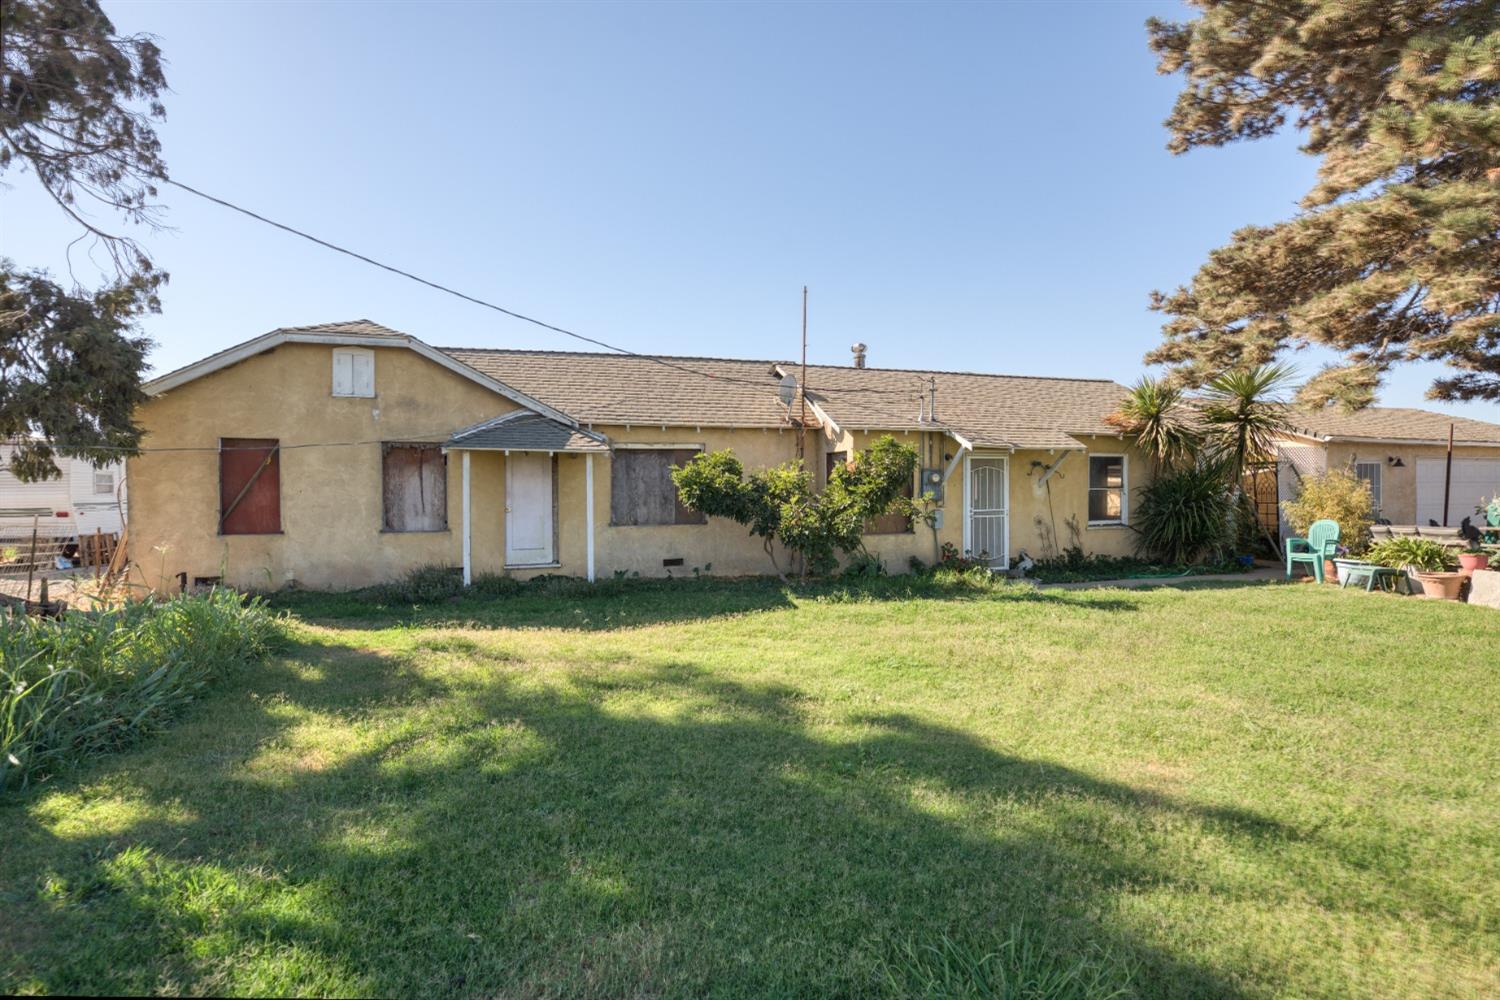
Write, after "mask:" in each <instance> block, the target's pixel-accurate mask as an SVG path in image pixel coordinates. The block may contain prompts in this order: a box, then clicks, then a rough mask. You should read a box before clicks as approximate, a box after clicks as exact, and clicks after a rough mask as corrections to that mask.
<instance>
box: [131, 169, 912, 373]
mask: <svg viewBox="0 0 1500 1000" xmlns="http://www.w3.org/2000/svg"><path fill="white" fill-rule="evenodd" d="M160 180H161V181H162V182H163V183H165V184H170V185H172V186H173V187H175V188H179V189H180V190H183V191H186V192H187V193H188V194H191V195H194V196H196V197H199V198H202V199H203V200H204V201H209V202H212V203H214V204H215V205H219V206H221V207H223V208H227V209H229V210H230V211H232V212H238V213H240V214H241V215H245V216H248V217H250V218H252V219H254V220H256V221H257V222H263V223H265V224H266V225H268V226H272V227H274V228H276V229H280V230H281V231H283V232H286V233H291V234H292V235H293V236H298V237H301V238H302V239H304V240H308V241H310V242H312V243H316V244H317V245H318V246H321V247H324V248H326V249H329V250H332V251H334V252H335V253H341V254H344V255H345V256H347V257H353V258H354V259H355V260H358V261H363V262H364V263H366V264H369V265H371V266H372V267H378V268H380V269H381V270H383V271H389V272H390V273H391V274H395V275H398V276H400V277H403V278H407V279H409V280H411V281H415V282H416V283H417V284H419V285H426V286H427V287H428V288H432V289H435V290H436V291H439V292H443V293H445V294H447V295H452V296H455V297H456V298H460V299H463V300H464V301H465V302H470V303H473V304H474V305H476V306H481V307H483V308H485V309H492V310H494V311H495V312H498V313H500V314H502V315H504V316H509V317H511V318H512V319H518V320H521V321H522V322H524V323H530V324H532V325H534V326H539V327H541V328H542V329H544V330H550V331H552V332H553V333H560V334H562V335H563V336H565V337H572V338H573V339H574V340H578V341H582V342H583V343H585V344H593V345H594V346H595V347H601V348H603V349H605V350H606V351H611V352H613V353H616V354H623V355H626V356H628V357H633V358H639V359H642V360H645V361H651V362H654V363H656V364H659V365H663V366H665V367H667V368H671V369H674V370H676V371H679V372H683V373H685V374H689V375H697V376H699V377H701V378H708V379H714V380H715V381H719V382H738V383H742V384H744V385H750V386H754V387H756V388H757V389H762V390H765V391H768V392H774V391H775V389H774V388H773V387H771V386H767V385H766V384H765V383H764V382H760V381H757V380H755V379H747V378H738V377H736V376H733V375H718V374H715V373H713V372H706V371H703V370H701V369H698V368H693V367H691V366H689V365H684V364H680V363H678V362H675V361H672V360H670V359H668V358H665V357H662V356H660V355H654V354H641V353H639V352H637V351H632V350H629V349H627V348H624V347H617V346H616V345H614V344H610V343H607V342H606V341H603V340H599V339H598V338H595V337H589V336H586V335H584V334H581V333H575V332H574V331H572V330H568V329H564V328H563V327H560V326H557V325H555V324H552V323H548V322H546V321H545V320H540V319H537V318H536V317H534V316H528V315H526V314H525V313H521V312H517V311H516V310H514V309H507V308H505V307H504V306H501V305H496V304H495V303H493V302H490V301H488V300H486V299H481V298H479V297H478V296H475V295H470V294H468V293H467V292H461V291H459V290H458V289H456V288H452V287H450V286H448V285H444V284H441V283H440V282H436V281H432V280H431V279H429V278H424V277H422V276H421V275H418V274H413V273H412V272H410V271H406V270H402V269H401V268H399V267H396V266H395V265H392V264H387V263H385V262H383V261H379V260H376V259H375V258H374V257H369V256H367V255H365V254H362V253H359V252H358V251H355V250H350V249H349V248H347V247H343V246H340V245H338V244H337V243H333V242H331V241H329V240H325V239H323V238H321V237H318V236H314V235H313V234H311V233H308V232H305V231H303V230H301V229H298V228H296V227H295V226H289V225H287V224H286V223H284V222H277V221H276V220H275V219H271V218H267V217H266V216H264V215H261V214H260V213H259V212H255V211H252V210H250V209H248V208H245V207H243V206H241V205H236V204H235V203H234V202H231V201H228V200H226V199H224V198H219V197H217V196H215V195H211V194H209V193H208V192H207V191H201V190H199V189H198V188H195V187H193V186H192V185H191V184H185V183H183V182H182V181H178V180H172V179H171V178H168V177H162V178H160ZM803 391H805V392H812V391H816V392H820V393H829V392H842V393H862V394H880V395H894V396H906V397H911V396H912V395H913V392H920V391H921V390H920V389H918V390H914V391H906V392H903V391H902V390H899V389H878V388H874V387H853V386H851V387H848V388H832V387H820V388H817V389H816V390H815V389H813V388H811V387H806V386H804V387H803Z"/></svg>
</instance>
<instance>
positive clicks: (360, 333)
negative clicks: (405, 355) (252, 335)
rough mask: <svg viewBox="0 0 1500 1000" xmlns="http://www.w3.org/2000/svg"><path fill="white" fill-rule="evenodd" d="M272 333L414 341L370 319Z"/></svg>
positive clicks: (322, 324) (316, 324)
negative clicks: (336, 335) (337, 335)
mask: <svg viewBox="0 0 1500 1000" xmlns="http://www.w3.org/2000/svg"><path fill="white" fill-rule="evenodd" d="M271 332H272V333H331V334H340V335H342V336H346V337H386V338H389V339H391V340H399V341H402V342H405V341H407V340H410V339H412V337H411V335H410V334H407V333H402V332H401V331H400V330H392V329H391V328H390V327H388V326H381V325H380V324H379V323H376V322H375V321H374V320H368V319H350V320H344V321H343V322H340V323H314V324H312V325H311V326H281V327H277V328H276V329H274V330H272V331H271Z"/></svg>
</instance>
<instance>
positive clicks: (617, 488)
mask: <svg viewBox="0 0 1500 1000" xmlns="http://www.w3.org/2000/svg"><path fill="white" fill-rule="evenodd" d="M697 454H698V449H696V448H641V449H627V448H622V449H620V450H619V451H616V452H615V456H614V461H613V463H612V470H611V472H610V479H609V521H610V523H611V524H616V525H645V524H702V523H703V522H704V520H705V518H704V516H703V515H702V514H700V513H698V512H697V511H692V510H688V509H687V508H686V507H684V506H683V505H682V503H681V502H680V501H678V499H677V484H676V483H674V482H672V467H673V466H674V465H679V466H680V465H685V464H687V463H688V462H690V461H691V460H692V459H693V458H694V457H695V456H696V455H697Z"/></svg>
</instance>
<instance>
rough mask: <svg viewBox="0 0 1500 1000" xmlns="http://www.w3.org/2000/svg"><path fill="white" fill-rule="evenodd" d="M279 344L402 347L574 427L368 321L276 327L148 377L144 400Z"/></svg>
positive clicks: (556, 412)
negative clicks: (173, 368) (163, 372)
mask: <svg viewBox="0 0 1500 1000" xmlns="http://www.w3.org/2000/svg"><path fill="white" fill-rule="evenodd" d="M282 344H328V345H330V346H336V347H404V348H406V349H407V350H410V351H412V352H414V353H416V354H418V355H420V356H421V357H424V358H426V359H427V360H428V361H431V362H433V363H434V364H436V365H439V366H440V367H443V368H446V369H448V370H449V371H451V372H453V373H454V374H455V375H458V376H460V377H462V378H466V379H468V380H469V381H471V382H476V383H478V384H479V385H482V386H484V387H485V388H486V389H489V390H490V391H491V392H494V393H497V394H498V395H501V396H504V397H505V398H506V399H509V400H510V401H511V402H513V403H516V404H518V405H520V406H523V407H525V408H526V409H528V410H531V411H533V412H536V413H540V414H542V415H543V416H546V417H549V418H551V419H553V420H556V421H558V422H559V423H562V424H566V425H568V426H569V427H577V426H578V421H577V420H574V419H573V418H572V417H571V416H569V415H568V414H566V413H564V412H563V411H561V410H559V409H557V408H555V407H553V406H549V405H548V404H546V403H543V402H542V401H541V400H539V399H536V398H534V397H532V396H530V395H528V394H526V393H524V392H522V391H521V390H519V389H516V388H514V387H513V386H510V385H507V384H505V383H504V382H502V381H500V380H499V379H497V378H495V377H494V376H492V375H488V374H485V373H484V372H481V371H478V370H477V369H475V368H472V367H470V366H469V365H467V364H465V363H464V362H462V361H460V360H459V359H458V358H455V357H453V356H452V355H451V354H448V353H446V352H444V351H440V350H438V349H437V348H435V347H433V346H431V345H430V344H427V343H424V342H423V341H421V340H418V339H417V338H416V337H413V336H412V335H411V334H408V333H401V332H399V331H397V330H392V329H390V328H389V327H384V326H381V325H380V324H379V323H372V322H371V321H370V320H364V319H362V320H354V321H351V322H347V323H320V324H317V325H314V326H298V327H280V328H278V329H275V330H272V331H271V332H270V333H265V334H262V335H261V336H259V337H255V338H252V339H251V340H247V341H245V342H244V343H240V344H236V345H234V346H233V347H228V348H225V349H224V350H222V351H219V352H218V353H216V354H210V355H209V356H208V357H206V358H202V359H201V360H198V361H195V362H193V363H192V364H190V365H184V366H183V367H181V368H178V369H177V370H175V371H170V372H167V373H166V374H165V375H161V376H159V377H157V378H154V379H151V380H150V381H149V382H147V383H145V384H144V385H143V386H142V387H141V388H142V389H143V390H144V391H145V393H146V395H148V396H158V395H161V394H162V393H164V392H170V391H171V390H172V389H175V388H177V387H178V386H181V385H186V384H187V383H188V382H192V381H194V380H196V379H200V378H202V377H204V376H205V375H211V374H213V373H214V372H217V371H220V370H222V369H225V368H228V367H229V366H231V365H235V364H238V363H240V362H241V361H245V360H248V359H249V358H253V357H255V356H256V355H258V354H264V353H265V352H266V351H269V350H271V349H272V348H275V347H279V346H281V345H282Z"/></svg>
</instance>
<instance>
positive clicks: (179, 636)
mask: <svg viewBox="0 0 1500 1000" xmlns="http://www.w3.org/2000/svg"><path fill="white" fill-rule="evenodd" d="M283 634H284V633H283V627H282V622H281V619H280V618H278V617H276V616H275V615H274V614H272V613H271V611H270V610H269V609H268V608H267V607H266V606H265V604H264V603H263V602H261V601H260V600H258V599H247V598H245V597H242V596H241V595H239V594H236V593H234V592H233V591H229V590H215V591H213V592H211V593H209V594H205V595H200V596H192V597H178V598H174V599H172V600H168V601H161V602H158V601H146V602H141V603H135V604H128V605H126V606H124V607H121V608H118V609H114V610H110V611H102V612H98V613H81V612H75V613H73V614H69V615H67V616H66V617H64V618H62V619H59V620H53V619H42V618H25V617H18V616H10V617H0V683H3V685H4V690H3V691H0V789H7V788H21V787H25V786H26V785H27V784H30V783H31V782H34V781H37V780H39V779H41V778H43V777H46V776H47V775H49V774H53V773H55V772H56V771H57V770H59V769H60V768H61V767H64V766H66V765H68V764H71V763H73V762H76V761H78V760H81V759H82V758H85V757H88V756H91V755H94V754H100V753H108V752H110V751H113V750H118V749H120V748H121V747H124V746H126V745H128V744H130V743H132V742H134V741H135V740H137V739H140V738H141V737H142V736H145V735H147V734H149V733H151V732H154V731H156V730H158V729H160V728H162V727H163V726H164V725H166V724H167V723H168V722H169V721H170V720H171V719H172V717H173V716H174V715H176V713H177V712H178V711H180V710H181V709H182V708H183V706H185V705H186V704H187V703H188V702H190V701H192V700H193V699H194V698H195V697H197V696H198V694H199V692H201V691H202V690H203V688H204V687H205V686H206V685H207V684H208V683H209V682H211V681H213V680H215V679H216V678H218V677H220V676H222V675H223V674H224V673H225V672H226V671H227V670H229V669H231V668H232V667H234V666H236V665H238V664H242V663H248V662H250V661H253V660H256V659H259V658H261V657H262V656H264V655H265V654H266V653H267V652H268V651H269V650H270V649H271V648H272V647H273V645H274V644H275V643H276V642H277V640H279V639H280V638H281V636H282V635H283Z"/></svg>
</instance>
